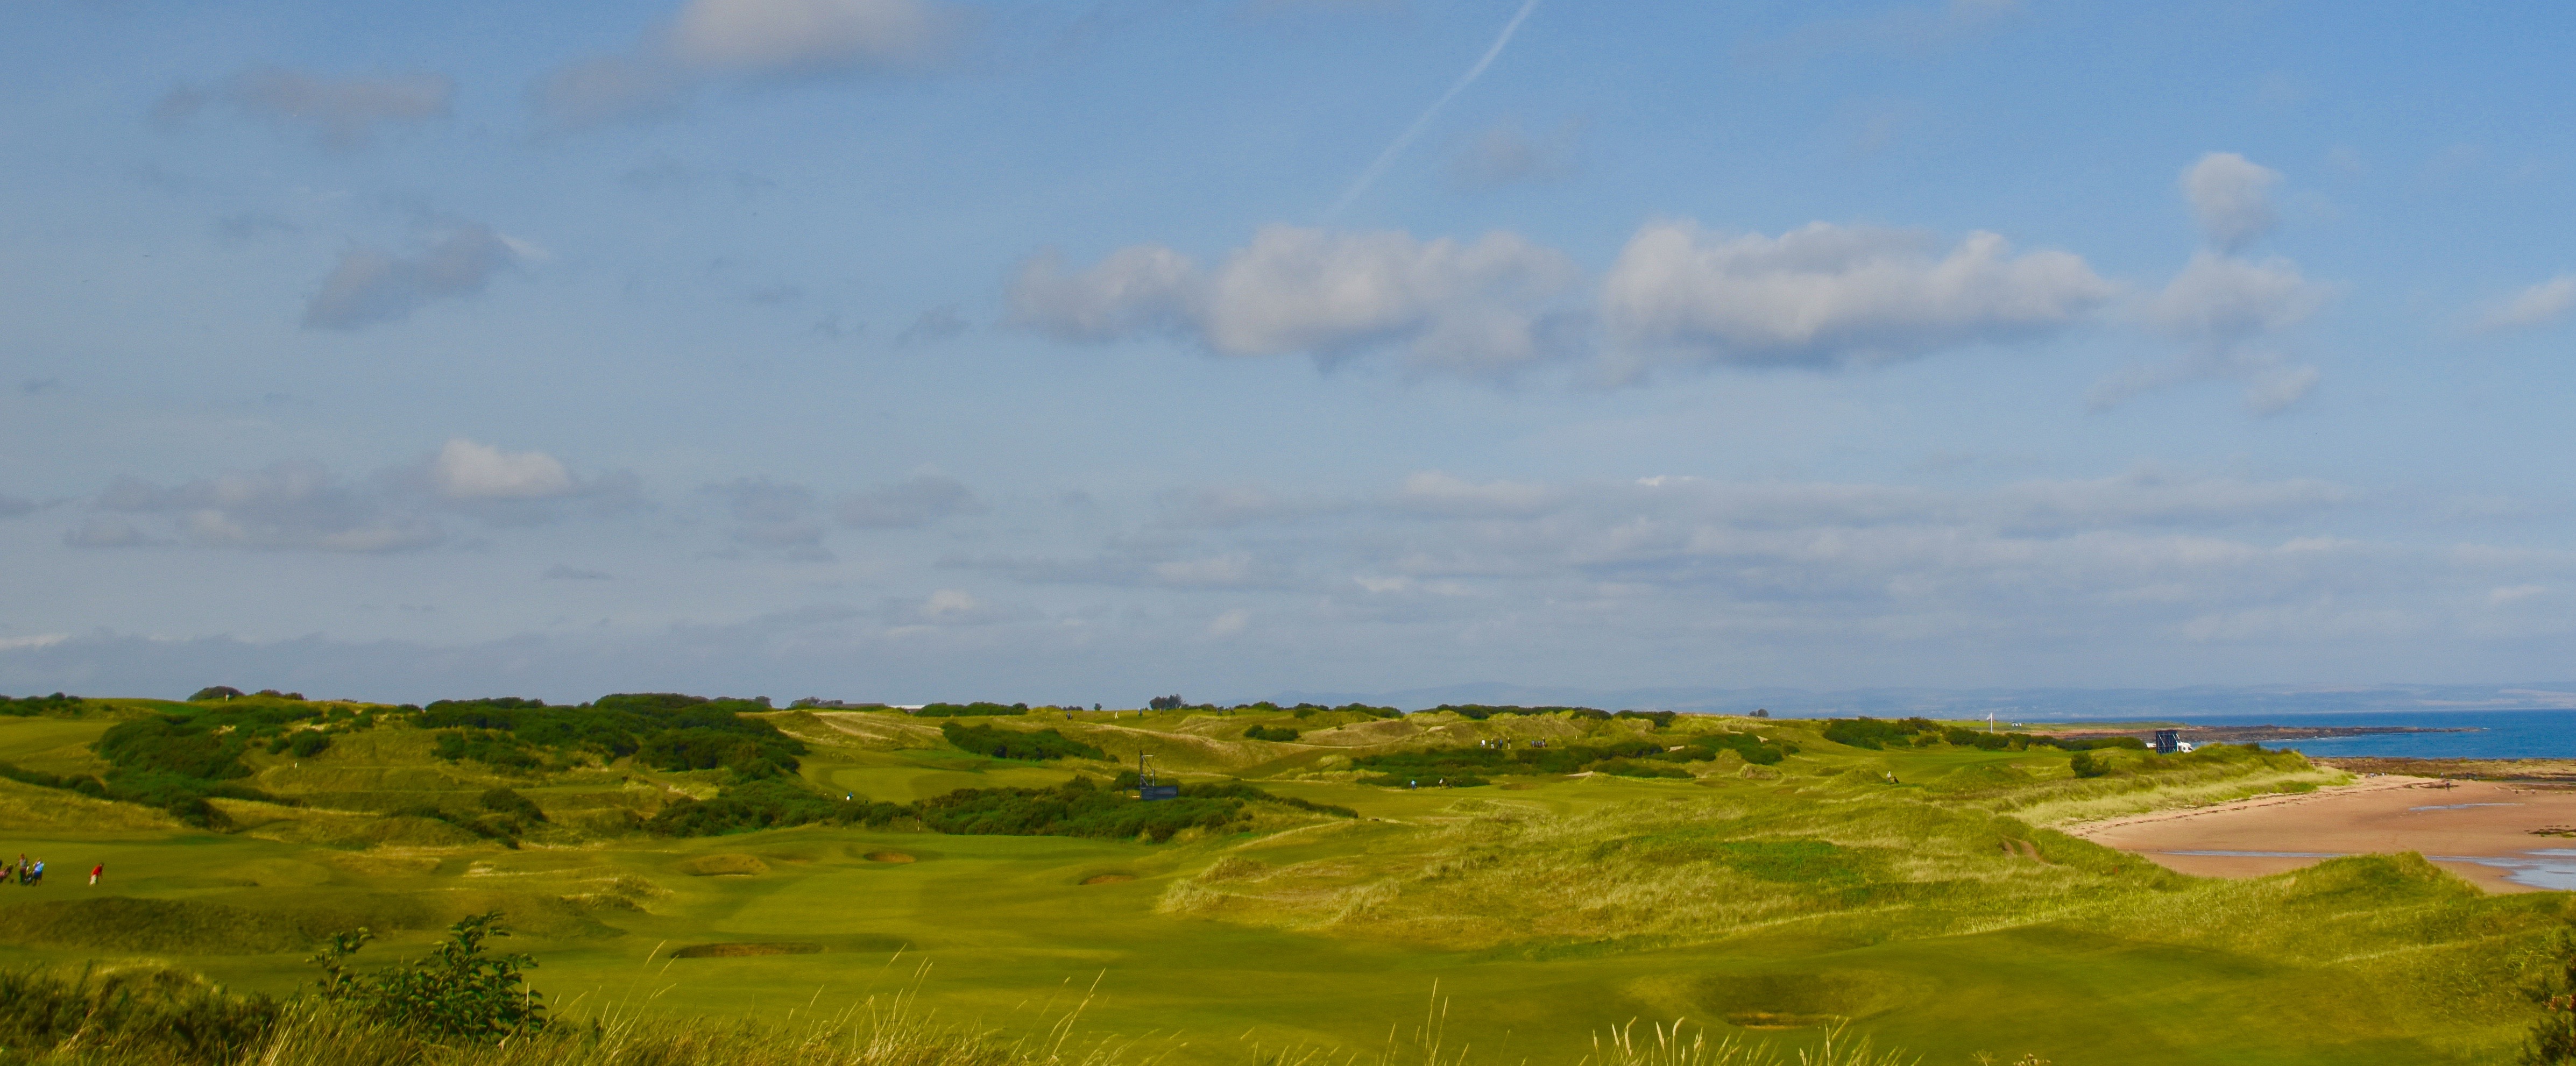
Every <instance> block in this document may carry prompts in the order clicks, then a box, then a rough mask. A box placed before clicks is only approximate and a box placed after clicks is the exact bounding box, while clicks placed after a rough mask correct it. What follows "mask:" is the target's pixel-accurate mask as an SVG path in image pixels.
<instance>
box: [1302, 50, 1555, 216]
mask: <svg viewBox="0 0 2576 1066" xmlns="http://www.w3.org/2000/svg"><path fill="white" fill-rule="evenodd" d="M1536 10H1538V0H1523V2H1522V4H1521V8H1520V10H1519V11H1515V12H1513V13H1512V20H1511V21H1510V22H1506V23H1504V24H1503V32H1501V33H1499V34H1496V35H1495V36H1494V43H1493V44H1492V45H1491V46H1490V47H1487V48H1486V49H1485V54H1484V55H1482V56H1478V57H1477V58H1476V64H1475V65H1474V66H1471V67H1468V68H1467V72H1466V73H1465V74H1461V75H1459V76H1458V80H1457V81H1456V82H1454V83H1452V84H1451V85H1450V86H1449V91H1448V92H1445V93H1442V94H1440V99H1437V100H1434V101H1432V102H1431V106H1430V107H1427V108H1424V109H1423V110H1422V114H1421V116H1420V117H1418V118H1415V119H1414V120H1413V125H1410V126H1407V127H1405V128H1404V132H1402V133H1399V134H1396V136H1395V140H1393V141H1390V142H1388V144H1387V146H1386V150H1385V151H1382V152H1379V153H1378V154H1377V158H1376V159H1373V160H1370V161H1369V165H1368V169H1366V170H1362V171H1360V176H1359V177H1357V178H1354V179H1352V180H1351V187H1350V188H1348V189H1345V190H1343V191H1342V198H1341V199H1339V200H1335V201H1333V206H1332V207H1331V208H1330V209H1328V210H1326V211H1325V212H1324V217H1325V218H1328V219H1329V218H1334V217H1338V216H1339V215H1340V214H1341V213H1342V210H1343V209H1344V208H1347V207H1349V206H1351V202H1352V201H1354V200H1357V199H1359V198H1360V195H1361V194H1363V193H1366V192H1368V189H1369V186H1371V185H1374V184H1376V183H1377V179H1378V175H1380V174H1383V173H1385V172H1386V168H1387V164H1389V163H1393V162H1395V157H1397V156H1399V155H1402V154H1404V149H1405V147H1406V146H1407V145H1410V144H1412V143H1413V141H1414V139H1415V138H1417V137H1420V136H1422V131H1424V130H1426V129H1429V128H1431V120H1433V119H1436V118H1439V117H1440V111H1441V109H1443V108H1446V107H1448V106H1449V101H1451V100H1455V99H1457V98H1458V94H1459V93H1463V92H1466V91H1467V87H1468V86H1470V85H1474V84H1476V79H1478V78H1481V77H1484V76H1485V68H1487V67H1490V66H1493V65H1494V60H1496V59H1499V58H1501V57H1502V54H1503V49H1504V48H1507V47H1509V46H1510V45H1511V43H1512V35H1514V34H1517V33H1519V32H1520V31H1521V23H1523V22H1525V21H1528V19H1529V17H1530V12H1533V11H1536Z"/></svg>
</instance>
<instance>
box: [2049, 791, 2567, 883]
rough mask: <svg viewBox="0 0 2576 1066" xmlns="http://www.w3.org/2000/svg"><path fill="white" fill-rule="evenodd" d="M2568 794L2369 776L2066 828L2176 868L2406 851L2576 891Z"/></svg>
mask: <svg viewBox="0 0 2576 1066" xmlns="http://www.w3.org/2000/svg"><path fill="white" fill-rule="evenodd" d="M2568 826H2576V792H2567V791H2560V790H2554V789H2531V788H2516V787H2514V786H2511V785H2503V784H2495V783H2490V782H2474V781H2463V782H2446V781H2436V780H2432V779H2429V778H2421V777H2394V776H2390V777H2373V778H2366V779H2364V780H2363V781H2362V782H2360V783H2359V784H2354V785H2347V786H2343V787H2340V788H2328V789H2319V790H2317V791H2315V792H2311V793H2306V794H2302V795H2295V796H2263V797H2257V798H2255V799H2251V800H2244V801H2240V802H2237V803H2229V804H2222V805H2219V806H2215V807H2201V808H2195V809H2192V810H2187V811H2166V812H2162V813H2158V814H2142V815H2138V816H2135V817H2130V818H2117V819H2113V820H2111V821H2107V822H2095V823H2092V824H2090V825H2080V826H2073V827H2070V828H2069V829H2068V830H2067V831H2068V832H2069V833H2072V834H2073V835H2075V836H2079V837H2083V838H2085V839H2087V840H2091V841H2093V842H2094V843H2096V844H2101V845H2104V846H2106V847H2113V848H2118V849H2120V850H2122V851H2127V852H2133V853H2136V854H2138V855H2140V856H2142V857H2144V858H2146V859H2148V860H2150V861H2152V862H2155V863H2156V864H2158V865H2161V866H2164V867H2165V868H2167V869H2170V870H2175V871H2177V872H2180V873H2187V874H2194V875H2198V876H2202V877H2260V876H2262V875H2265V874H2275V873H2280V872H2283V871H2285V870H2295V869H2298V868H2299V867H2302V866H2307V865H2309V864H2311V863H2316V862H2321V861H2323V860H2326V859H2330V858H2335V857H2338V856H2343V855H2370V854H2389V853H2395V852H2405V851H2412V852H2417V853H2420V854H2422V855H2423V856H2424V857H2425V858H2427V859H2430V860H2432V861H2433V862H2434V863H2435V864H2437V865H2440V866H2441V867H2442V868H2444V869H2446V870H2449V871H2451V872H2452V873H2455V874H2458V875H2460V876H2461V877H2463V878H2466V879H2467V880H2468V881H2470V882H2471V883H2473V884H2476V885H2478V886H2479V887H2481V888H2484V889H2486V890H2487V891H2489V892H2536V891H2543V890H2550V889H2576V848H2570V847H2569V846H2568V844H2569V841H2567V840H2566V839H2565V838H2563V837H2560V836H2557V835H2555V834H2554V833H2553V831H2563V830H2564V829H2565V827H2568Z"/></svg>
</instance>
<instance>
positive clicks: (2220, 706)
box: [1268, 681, 2576, 720]
mask: <svg viewBox="0 0 2576 1066" xmlns="http://www.w3.org/2000/svg"><path fill="white" fill-rule="evenodd" d="M1268 698H1269V699H1270V701H1271V702H1274V703H1279V704H1283V705H1286V704H1295V703H1323V704H1342V703H1351V702H1360V703H1374V704H1383V705H1389V706H1395V707H1402V708H1404V709H1406V710H1408V711H1411V710H1422V709H1425V708H1429V707H1436V706H1439V705H1441V704H1444V703H1482V704H1520V705H1525V706H1538V705H1567V706H1582V707H1599V708H1602V709H1604V710H1614V711H1615V710H1622V709H1627V708H1638V709H1652V710H1670V711H1692V712H1699V713H1705V714H1746V713H1750V712H1752V711H1753V710H1755V709H1757V708H1759V709H1765V710H1768V711H1770V712H1771V713H1772V714H1774V715H1777V716H1782V717H1794V718H1823V717H1829V716H1833V715H1855V714H1866V715H1872V716H1877V717H1902V716H1905V715H1924V716H1927V717H1934V718H1951V719H1959V718H1981V717H1984V716H1985V714H1986V712H1988V711H1992V712H1994V713H1996V714H1998V715H2010V716H2017V717H2019V718H2022V719H2025V720H2026V719H2030V718H2047V717H2066V718H2152V717H2157V716H2162V715H2179V714H2238V713H2242V714H2272V715H2282V714H2326V713H2333V712H2349V711H2510V710H2560V709H2566V710H2576V681H2559V682H2535V683H2528V684H2513V685H2246V686H2227V685H2197V686H2192V687H2189V688H2168V689H2145V688H2133V689H2082V688H1988V689H1934V688H1864V689H1843V690H1838V691H1829V692H1815V691H1810V690H1806V689H1794V688H1687V687H1676V688H1633V689H1585V688H1570V687H1563V686H1545V685H1514V684H1509V683H1506V682H1500V681H1481V682H1472V683H1468V684H1463V685H1443V686H1440V687H1437V688H1416V689H1404V690H1400V691H1396V692H1313V691H1303V690H1291V691H1287V692H1282V693H1279V694H1277V695H1274V696H1270V697H1268Z"/></svg>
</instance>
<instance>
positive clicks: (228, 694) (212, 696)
mask: <svg viewBox="0 0 2576 1066" xmlns="http://www.w3.org/2000/svg"><path fill="white" fill-rule="evenodd" d="M242 695H244V693H243V692H242V690H240V689H237V688H234V687H232V686H231V685H208V686H206V687H205V688H201V689H198V690H197V693H196V695H193V696H190V697H188V702H190V703H208V702H215V701H221V700H229V699H238V698H240V697H241V696H242Z"/></svg>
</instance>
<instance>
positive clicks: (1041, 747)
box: [939, 722, 1109, 762]
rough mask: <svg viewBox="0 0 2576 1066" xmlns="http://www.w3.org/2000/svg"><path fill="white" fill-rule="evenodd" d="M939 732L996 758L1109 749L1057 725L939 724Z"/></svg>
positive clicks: (1094, 754)
mask: <svg viewBox="0 0 2576 1066" xmlns="http://www.w3.org/2000/svg"><path fill="white" fill-rule="evenodd" d="M939 735H940V736H943V737H946V738H948V742H949V743H951V744H954V745H956V746H957V747H958V748H959V749H961V750H964V751H971V752H974V753H975V754H977V755H982V756H986V757H988V758H994V759H1025V760H1028V761H1030V762H1045V761H1047V760H1050V759H1106V758H1108V757H1109V753H1108V752H1105V751H1102V750H1100V749H1099V748H1096V747H1093V746H1091V745H1089V744H1085V743H1083V742H1081V741H1079V740H1075V739H1073V738H1071V737H1067V736H1065V735H1064V733H1063V731H1061V730H1055V729H1038V730H1025V731H1024V730H1017V729H1002V728H999V727H997V726H989V725H959V724H957V723H955V722H942V723H940V724H939Z"/></svg>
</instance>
